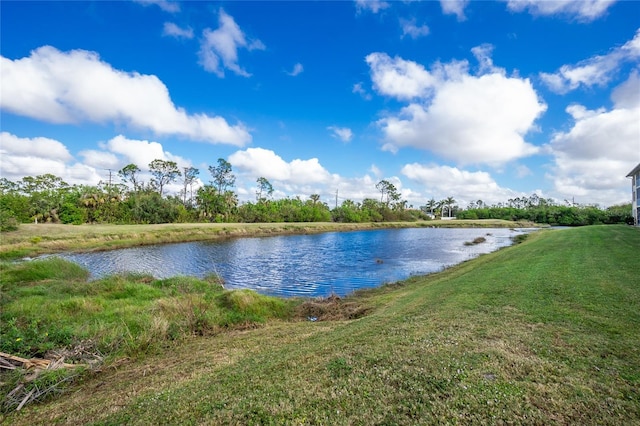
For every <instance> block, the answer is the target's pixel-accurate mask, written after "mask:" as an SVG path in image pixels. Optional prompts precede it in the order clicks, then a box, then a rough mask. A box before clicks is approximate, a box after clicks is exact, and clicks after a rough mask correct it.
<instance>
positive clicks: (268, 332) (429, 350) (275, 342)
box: [4, 226, 640, 425]
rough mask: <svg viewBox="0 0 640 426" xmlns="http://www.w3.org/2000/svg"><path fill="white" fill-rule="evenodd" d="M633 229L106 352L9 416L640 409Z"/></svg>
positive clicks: (396, 415)
mask: <svg viewBox="0 0 640 426" xmlns="http://www.w3.org/2000/svg"><path fill="white" fill-rule="evenodd" d="M639 253H640V229H637V228H631V227H627V226H592V227H584V228H575V229H566V230H544V231H540V232H537V233H534V234H532V235H531V236H530V237H529V238H528V239H527V240H525V241H524V242H523V243H521V244H519V245H517V246H513V247H510V248H506V249H503V250H500V251H498V252H495V253H492V254H489V255H485V256H482V257H480V258H477V259H474V260H471V261H469V262H466V263H464V264H462V265H459V266H457V267H454V268H451V269H449V270H446V271H444V272H442V273H439V274H434V275H430V276H427V277H415V278H412V279H410V280H408V281H405V282H403V283H400V284H397V285H391V286H386V287H383V288H380V289H377V290H373V291H368V292H364V293H362V294H359V295H357V296H356V297H355V298H354V299H353V301H356V302H357V303H359V304H361V305H363V306H367V307H368V308H369V311H368V315H366V316H364V317H361V318H359V319H356V320H349V321H346V320H343V321H331V322H310V321H290V320H270V321H268V322H267V323H266V324H265V325H263V326H261V327H259V328H256V329H251V330H244V331H239V330H236V331H231V332H225V333H219V334H216V335H212V336H199V337H191V338H186V339H184V340H181V341H180V344H176V345H172V346H167V347H166V348H164V349H163V350H161V351H159V352H154V353H150V354H146V355H145V356H141V357H139V358H137V359H128V360H126V359H125V360H121V361H113V362H112V364H110V365H109V366H107V367H105V368H104V369H103V371H102V372H100V373H96V374H95V376H93V377H87V378H86V379H85V380H84V381H82V382H81V383H79V384H77V385H76V386H77V387H76V388H73V389H72V390H71V391H70V392H68V393H66V394H63V395H61V396H60V397H58V398H56V399H54V400H52V401H50V402H46V403H43V404H39V405H32V406H28V407H26V408H25V409H23V411H21V412H19V413H17V414H16V413H12V414H9V415H8V417H6V418H5V419H4V422H5V423H6V424H16V425H20V424H74V425H75V424H101V425H115V424H140V425H147V424H278V425H279V424H327V425H340V424H345V425H346V424H362V425H371V424H390V425H391V424H393V425H402V424H540V425H548V424H580V425H590V424H592V425H608V424H610V425H622V424H624V425H626V424H639V423H640V332H639V330H640V309H639V307H640V273H639V271H640V266H639V262H638V260H639V256H638V254H639Z"/></svg>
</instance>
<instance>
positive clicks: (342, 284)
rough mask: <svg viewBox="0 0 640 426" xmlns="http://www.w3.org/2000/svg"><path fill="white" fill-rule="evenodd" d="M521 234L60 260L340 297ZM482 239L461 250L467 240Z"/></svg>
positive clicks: (301, 238)
mask: <svg viewBox="0 0 640 426" xmlns="http://www.w3.org/2000/svg"><path fill="white" fill-rule="evenodd" d="M522 232H526V231H525V230H510V229H504V228H499V229H477V228H474V229H468V228H465V229H442V228H406V229H382V230H368V231H353V232H330V233H323V234H313V235H287V236H273V237H260V238H237V239H231V240H226V241H214V242H190V243H179V244H162V245H154V246H144V247H133V248H126V249H118V250H111V251H105V252H93V253H65V254H62V255H61V256H62V257H64V258H66V259H69V260H71V261H74V262H77V263H79V264H80V265H82V266H84V267H85V268H87V269H88V270H89V272H90V273H91V276H92V278H94V279H95V278H100V277H103V276H105V275H111V274H115V273H122V272H137V273H145V274H151V275H153V276H154V277H156V278H168V277H172V276H177V275H190V276H196V277H204V276H206V275H208V274H212V273H215V274H218V275H220V276H221V277H222V278H223V279H224V282H225V287H226V288H234V289H237V288H249V289H253V290H256V291H258V292H260V293H263V294H268V295H274V296H285V297H292V296H304V297H310V296H328V295H330V294H332V293H335V294H338V295H340V296H344V295H346V294H348V293H351V292H352V291H354V290H356V289H359V288H367V287H376V286H379V285H381V284H384V283H389V282H396V281H399V280H403V279H406V278H408V277H409V276H411V275H417V274H428V273H431V272H436V271H439V270H442V269H443V268H445V267H448V266H451V265H454V264H457V263H460V262H463V261H465V260H468V259H471V258H473V257H476V256H478V255H480V254H482V253H488V252H491V251H494V250H496V249H498V248H500V247H504V246H507V245H510V244H511V237H512V236H514V235H516V234H518V233H522ZM477 237H484V238H486V242H484V243H481V244H477V245H465V242H469V241H472V240H473V239H474V238H477Z"/></svg>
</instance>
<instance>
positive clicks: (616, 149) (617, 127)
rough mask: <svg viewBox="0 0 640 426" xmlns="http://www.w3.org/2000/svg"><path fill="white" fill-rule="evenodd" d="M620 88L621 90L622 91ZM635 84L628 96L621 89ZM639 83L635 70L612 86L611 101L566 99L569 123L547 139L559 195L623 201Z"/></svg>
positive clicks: (635, 145) (635, 137) (639, 148)
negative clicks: (587, 103)
mask: <svg viewBox="0 0 640 426" xmlns="http://www.w3.org/2000/svg"><path fill="white" fill-rule="evenodd" d="M621 89H622V91H621ZM629 89H631V90H636V96H635V97H633V96H628V93H626V90H629ZM638 89H640V78H639V77H638V73H637V72H634V73H632V74H631V75H630V77H629V78H628V79H627V81H626V82H625V83H623V84H622V85H621V86H619V87H618V88H617V89H616V90H614V91H613V94H612V96H611V97H612V100H613V101H614V107H613V108H612V109H611V110H606V109H604V108H600V109H597V110H588V109H587V108H585V107H584V106H582V105H577V104H574V105H571V106H569V107H568V108H567V113H569V114H570V115H571V117H572V118H573V122H574V123H573V127H572V128H571V129H570V130H568V131H566V132H558V133H556V134H555V135H554V136H553V138H552V140H551V143H550V145H549V147H548V148H549V150H550V152H551V153H552V154H553V155H554V166H553V168H552V170H551V171H550V172H549V176H548V177H549V178H550V179H552V180H553V182H554V186H555V191H556V192H557V193H558V198H567V199H572V198H574V197H575V199H576V202H581V200H584V201H589V202H598V203H601V204H603V205H612V204H617V203H623V202H628V200H629V194H628V186H629V182H628V180H627V179H626V178H625V176H626V174H627V173H628V172H629V171H630V170H631V169H632V168H633V167H635V166H636V165H637V164H638V163H639V162H640V98H639V97H638V96H637V93H638V91H637V90H638Z"/></svg>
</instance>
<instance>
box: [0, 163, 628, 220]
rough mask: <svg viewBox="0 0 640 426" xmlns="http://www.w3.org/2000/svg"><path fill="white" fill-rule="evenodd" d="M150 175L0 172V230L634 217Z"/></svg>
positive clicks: (161, 170)
mask: <svg viewBox="0 0 640 426" xmlns="http://www.w3.org/2000/svg"><path fill="white" fill-rule="evenodd" d="M149 171H150V173H151V176H152V178H151V179H150V181H149V182H144V181H142V179H141V177H140V174H141V169H140V168H139V167H138V166H137V165H135V164H128V165H127V166H125V167H123V168H122V169H120V170H119V171H118V176H119V177H120V179H121V180H122V181H123V182H125V183H124V184H122V183H117V184H114V183H111V181H109V182H106V183H105V182H100V183H99V184H98V185H69V184H67V183H66V182H65V181H64V180H62V179H61V178H60V177H58V176H55V175H53V174H44V175H38V176H35V177H33V176H25V177H23V178H22V179H20V180H19V181H17V182H13V181H10V180H8V179H6V178H0V225H1V228H2V230H3V231H8V230H12V229H15V228H17V226H18V224H20V223H29V222H36V223H43V222H50V223H51V222H53V223H64V224H76V225H79V224H90V223H115V224H156V223H188V222H196V223H197V222H241V223H256V222H266V223H269V222H332V221H333V222H386V221H387V222H388V221H417V220H430V219H434V218H437V217H448V218H449V217H456V218H458V219H505V220H514V221H518V220H527V221H531V222H536V223H545V224H551V225H567V226H579V225H591V224H613V223H632V221H633V218H632V216H631V204H630V203H629V204H622V205H617V206H611V207H608V208H606V209H601V208H599V207H598V206H597V205H576V204H574V203H572V202H569V201H567V200H565V203H564V204H563V205H561V204H558V203H556V202H555V201H554V200H552V199H549V198H546V199H545V198H542V197H539V196H538V195H537V194H532V195H531V196H530V197H519V198H514V199H509V200H506V201H505V202H504V203H497V204H493V205H487V204H486V203H484V202H483V201H482V200H477V201H473V202H471V203H469V204H468V205H467V207H466V208H462V207H460V206H458V205H457V202H456V200H455V199H454V198H453V197H448V198H446V199H443V200H439V201H436V200H435V199H433V198H432V199H430V200H428V201H427V202H426V203H425V204H424V205H423V206H420V207H419V208H417V209H416V208H414V207H413V206H410V205H408V202H407V201H406V200H403V199H402V197H401V194H400V192H399V191H398V190H397V188H396V187H395V186H394V185H393V184H392V183H391V182H389V181H388V180H381V181H380V182H378V183H377V184H376V185H375V188H376V189H377V190H378V191H379V192H380V199H373V198H364V199H363V200H362V201H361V202H357V201H353V200H350V199H347V200H344V201H342V203H341V204H340V205H337V201H336V205H335V207H334V208H333V209H332V208H330V207H329V205H328V203H327V202H325V201H323V200H321V199H320V195H319V194H310V195H309V197H308V199H306V200H303V199H301V198H300V197H295V198H289V197H287V198H281V199H273V192H274V188H273V186H272V184H271V183H270V182H269V180H267V179H266V178H265V177H260V178H258V179H257V180H256V184H257V186H256V188H257V189H256V201H255V202H252V201H247V202H244V203H240V202H239V201H238V195H237V193H236V192H234V191H233V189H232V188H233V187H234V184H235V179H236V178H235V175H234V174H233V170H232V166H231V164H230V163H229V162H227V161H226V160H224V159H222V158H220V159H218V162H217V164H216V165H215V166H209V167H208V171H209V173H210V175H211V181H210V182H209V183H206V184H204V185H203V186H199V187H197V188H195V190H194V184H195V183H196V179H197V178H198V175H199V174H200V171H199V170H198V169H196V168H194V167H184V168H183V170H182V171H181V170H180V169H179V168H178V166H177V164H176V163H175V162H173V161H165V160H161V159H156V160H153V161H152V162H151V163H149ZM178 181H179V182H180V183H181V185H182V189H181V191H180V193H179V194H177V195H165V194H164V189H165V188H166V186H167V185H169V184H171V183H174V182H178Z"/></svg>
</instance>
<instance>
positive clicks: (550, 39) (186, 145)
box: [0, 0, 640, 207]
mask: <svg viewBox="0 0 640 426" xmlns="http://www.w3.org/2000/svg"><path fill="white" fill-rule="evenodd" d="M0 17H1V30H0V31H1V33H0V36H1V45H0V46H1V54H2V57H1V68H0V71H1V86H0V88H1V97H0V107H1V109H0V119H1V121H0V125H1V132H2V133H1V140H0V142H1V145H0V154H1V155H0V174H1V175H2V177H6V178H8V179H10V180H14V181H15V180H18V179H20V178H22V177H23V176H28V175H31V176H34V175H38V174H43V173H53V174H55V175H57V176H60V177H62V178H63V179H64V180H65V181H67V182H68V183H70V184H92V185H95V184H97V183H98V182H100V181H102V182H105V181H107V180H108V178H109V174H110V171H111V174H112V179H113V180H114V181H117V178H116V175H115V172H117V170H119V169H121V168H122V167H124V166H125V165H127V164H129V163H135V164H137V165H138V166H139V167H140V168H141V169H143V170H145V171H146V169H147V165H148V163H149V162H151V161H152V160H154V159H156V158H161V159H164V160H171V161H176V162H177V163H178V165H179V166H180V167H189V166H193V167H196V168H198V169H200V179H201V183H206V182H208V181H210V179H211V177H210V175H209V173H208V170H207V167H208V166H209V165H215V164H216V163H217V159H218V158H224V159H225V160H227V161H229V162H230V163H231V164H232V166H233V170H234V172H235V174H236V176H237V181H236V188H235V190H236V192H237V193H238V194H239V197H240V199H241V200H242V201H246V200H255V186H256V179H257V178H259V177H265V178H267V179H268V180H269V181H270V182H271V184H272V185H273V187H274V189H275V193H274V195H275V196H276V197H285V196H289V197H295V196H300V197H302V198H303V199H306V198H307V197H308V196H309V195H311V194H314V193H317V194H320V195H321V199H322V200H324V201H326V202H327V203H329V205H331V206H332V207H333V204H334V203H335V196H336V192H337V193H338V200H339V202H341V201H343V200H345V199H351V200H354V201H361V200H362V199H363V198H365V197H377V196H378V193H377V191H376V189H375V183H377V182H378V181H380V180H382V179H387V180H389V181H390V182H392V183H394V185H395V186H396V187H397V188H398V189H399V190H400V191H401V193H402V195H403V197H404V198H405V199H407V200H408V201H409V204H411V205H414V206H415V207H418V206H420V205H423V204H425V202H426V201H427V200H429V199H431V198H434V199H436V200H440V199H444V198H446V197H454V198H455V199H456V200H457V201H458V204H459V205H460V206H462V207H466V206H467V204H468V203H469V202H471V201H476V200H483V201H484V202H485V203H489V204H492V203H498V202H504V201H506V200H508V199H510V198H515V197H521V196H530V195H531V194H533V193H536V194H538V195H539V196H543V197H545V198H554V199H556V200H557V201H558V202H563V201H564V200H575V202H576V203H584V204H593V203H597V204H599V205H601V206H610V205H614V204H619V203H625V202H629V201H630V191H629V181H628V179H626V178H625V175H626V174H627V173H628V172H629V171H630V170H631V169H633V167H635V166H636V165H637V164H638V163H639V162H640V2H637V1H618V2H616V1H612V0H603V1H598V0H580V1H532V0H509V1H496V2H489V1H441V2H438V1H406V2H401V1H355V2H353V1H335V2H328V1H320V2H311V1H298V2H271V1H260V2H249V1H232V2H204V1H198V2H187V1H185V2H173V1H171V2H170V1H162V0H159V1H130V2H127V1H117V2H106V1H95V2H82V1H74V2H55V1H47V2H30V1H26V2H25V1H22V2H12V1H2V3H1V4H0ZM147 179H148V177H147ZM180 187H181V185H180V184H179V183H176V184H175V185H173V186H172V187H170V188H169V191H170V192H171V191H173V192H174V193H177V192H178V191H179V188H180Z"/></svg>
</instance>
